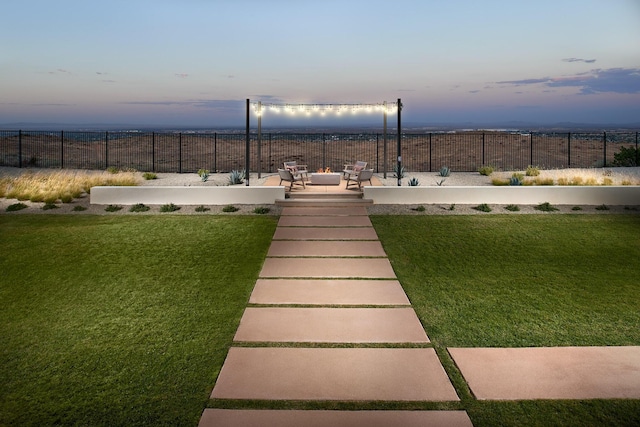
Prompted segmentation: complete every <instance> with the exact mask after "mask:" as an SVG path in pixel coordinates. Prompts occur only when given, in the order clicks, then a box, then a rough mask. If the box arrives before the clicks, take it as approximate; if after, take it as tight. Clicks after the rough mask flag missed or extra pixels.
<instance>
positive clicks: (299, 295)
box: [249, 279, 410, 305]
mask: <svg viewBox="0 0 640 427" xmlns="http://www.w3.org/2000/svg"><path fill="white" fill-rule="evenodd" d="M249 303H251V304H316V305H409V304H410V303H409V299H408V298H407V295H406V294H405V293H404V289H402V286H401V285H400V282H398V281H397V280H339V279H336V280H324V279H298V280H296V279H258V280H257V281H256V286H255V287H254V289H253V292H252V293H251V298H250V299H249Z"/></svg>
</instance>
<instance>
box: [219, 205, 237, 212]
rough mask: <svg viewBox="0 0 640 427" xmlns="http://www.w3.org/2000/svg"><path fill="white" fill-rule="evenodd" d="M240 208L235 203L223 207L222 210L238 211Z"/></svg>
mask: <svg viewBox="0 0 640 427" xmlns="http://www.w3.org/2000/svg"><path fill="white" fill-rule="evenodd" d="M239 210H240V208H236V207H235V206H233V205H227V206H225V207H224V208H222V212H237V211H239Z"/></svg>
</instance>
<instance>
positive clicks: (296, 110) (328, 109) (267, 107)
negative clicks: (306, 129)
mask: <svg viewBox="0 0 640 427" xmlns="http://www.w3.org/2000/svg"><path fill="white" fill-rule="evenodd" d="M252 107H253V112H254V114H255V115H256V116H262V115H264V113H265V112H266V111H270V112H273V113H275V114H280V113H283V112H284V113H287V114H290V115H292V116H295V115H297V114H303V115H306V116H310V115H312V114H320V115H321V116H326V115H327V113H335V114H336V115H338V116H339V115H342V114H344V113H348V112H351V113H352V114H359V113H366V114H371V113H373V112H385V111H386V113H387V114H395V113H397V112H398V106H397V105H396V103H395V102H390V103H382V104H269V103H266V104H263V103H259V102H253V103H252Z"/></svg>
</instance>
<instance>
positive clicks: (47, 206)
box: [42, 202, 60, 211]
mask: <svg viewBox="0 0 640 427" xmlns="http://www.w3.org/2000/svg"><path fill="white" fill-rule="evenodd" d="M59 207H60V206H58V205H56V204H55V203H50V202H47V203H45V204H44V206H43V207H42V210H43V211H48V210H50V209H58V208H59Z"/></svg>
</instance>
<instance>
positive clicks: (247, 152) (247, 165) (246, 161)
mask: <svg viewBox="0 0 640 427" xmlns="http://www.w3.org/2000/svg"><path fill="white" fill-rule="evenodd" d="M249 123H250V122H249V98H247V131H246V135H245V137H246V141H245V153H244V174H245V179H246V186H247V187H248V186H249V169H250V158H249V156H250V154H251V147H250V139H249Z"/></svg>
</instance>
